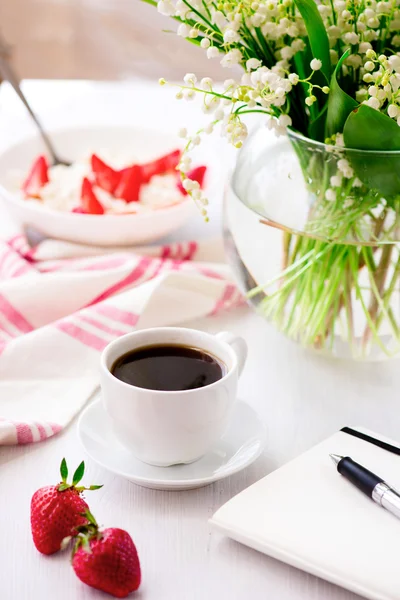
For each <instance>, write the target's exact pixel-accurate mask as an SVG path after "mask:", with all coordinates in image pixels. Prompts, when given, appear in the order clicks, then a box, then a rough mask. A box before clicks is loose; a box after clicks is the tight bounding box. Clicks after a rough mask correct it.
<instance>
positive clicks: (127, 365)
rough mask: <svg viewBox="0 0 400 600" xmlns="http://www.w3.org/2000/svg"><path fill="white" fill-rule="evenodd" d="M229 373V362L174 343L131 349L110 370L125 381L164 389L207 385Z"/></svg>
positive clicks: (150, 387) (182, 388) (150, 388)
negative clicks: (227, 363)
mask: <svg viewBox="0 0 400 600" xmlns="http://www.w3.org/2000/svg"><path fill="white" fill-rule="evenodd" d="M226 372H227V368H226V365H225V364H224V363H223V362H222V361H220V360H219V359H218V358H216V357H215V356H213V355H212V354H209V353H208V352H205V351H204V350H201V349H199V348H191V347H189V346H182V345H174V344H166V345H154V346H145V347H143V348H137V349H135V350H131V351H130V352H127V353H126V354H124V355H123V356H120V357H119V358H118V359H117V360H116V361H115V362H114V364H113V366H112V368H111V373H112V374H113V375H114V376H115V377H117V378H118V379H120V380H121V381H124V382H125V383H128V384H130V385H134V386H137V387H140V388H146V389H148V390H161V391H182V390H194V389H196V388H201V387H205V386H207V385H210V384H211V383H215V382H216V381H218V380H219V379H222V377H224V375H225V374H226Z"/></svg>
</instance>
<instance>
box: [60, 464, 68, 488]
mask: <svg viewBox="0 0 400 600" xmlns="http://www.w3.org/2000/svg"><path fill="white" fill-rule="evenodd" d="M60 474H61V480H62V481H63V482H64V483H65V482H66V481H67V478H68V467H67V461H66V460H65V458H63V459H62V461H61V466H60Z"/></svg>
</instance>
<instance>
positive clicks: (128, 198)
mask: <svg viewBox="0 0 400 600" xmlns="http://www.w3.org/2000/svg"><path fill="white" fill-rule="evenodd" d="M120 175H121V180H120V182H119V184H118V186H117V189H116V190H115V192H114V195H115V197H116V198H121V199H122V200H125V202H139V194H140V188H141V187H142V183H143V177H142V168H141V167H139V165H133V166H132V167H129V168H127V169H122V171H120Z"/></svg>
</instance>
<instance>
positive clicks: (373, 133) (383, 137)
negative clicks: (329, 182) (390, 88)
mask: <svg viewBox="0 0 400 600" xmlns="http://www.w3.org/2000/svg"><path fill="white" fill-rule="evenodd" d="M343 137H344V143H345V145H346V147H347V148H355V149H357V150H371V151H373V150H378V151H383V153H382V155H379V154H375V153H373V152H371V154H367V153H362V152H359V153H358V152H356V151H354V152H352V153H351V154H350V157H351V158H350V161H351V165H352V167H353V169H354V170H355V172H356V174H357V177H358V178H359V179H360V180H361V181H362V182H363V183H364V184H365V185H367V186H368V187H370V188H372V189H376V190H377V191H378V192H379V193H381V194H383V195H384V196H386V197H390V196H393V195H396V194H400V153H399V154H395V155H394V156H393V155H391V151H394V150H399V151H400V127H399V126H398V125H397V123H396V122H395V121H393V119H391V118H390V117H388V116H387V115H385V114H383V113H381V112H379V111H377V110H375V109H373V108H371V107H370V106H366V105H365V104H361V105H360V106H359V107H358V108H356V109H355V110H353V112H351V113H350V115H349V117H348V119H347V121H346V123H345V126H344V130H343ZM386 199H388V198H386Z"/></svg>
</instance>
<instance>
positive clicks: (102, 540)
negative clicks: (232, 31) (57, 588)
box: [72, 512, 141, 598]
mask: <svg viewBox="0 0 400 600" xmlns="http://www.w3.org/2000/svg"><path fill="white" fill-rule="evenodd" d="M85 516H86V518H87V520H88V524H87V525H82V526H81V527H78V532H79V533H78V536H77V538H76V543H75V546H74V550H73V555H72V567H73V569H74V571H75V573H76V575H77V577H79V579H80V580H81V581H83V583H86V584H87V585H90V586H91V587H93V588H95V589H97V590H102V591H103V592H107V593H108V594H111V595H112V596H115V597H116V598H125V597H126V596H128V594H130V593H131V592H134V591H135V590H137V589H138V587H139V585H140V580H141V572H140V563H139V557H138V553H137V550H136V547H135V544H134V543H133V540H132V538H131V536H130V535H129V533H127V532H126V531H124V530H123V529H117V528H115V527H112V528H109V529H104V530H103V531H100V530H99V527H98V525H97V523H96V520H95V518H94V517H93V515H92V514H91V513H90V512H86V515H85Z"/></svg>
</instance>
